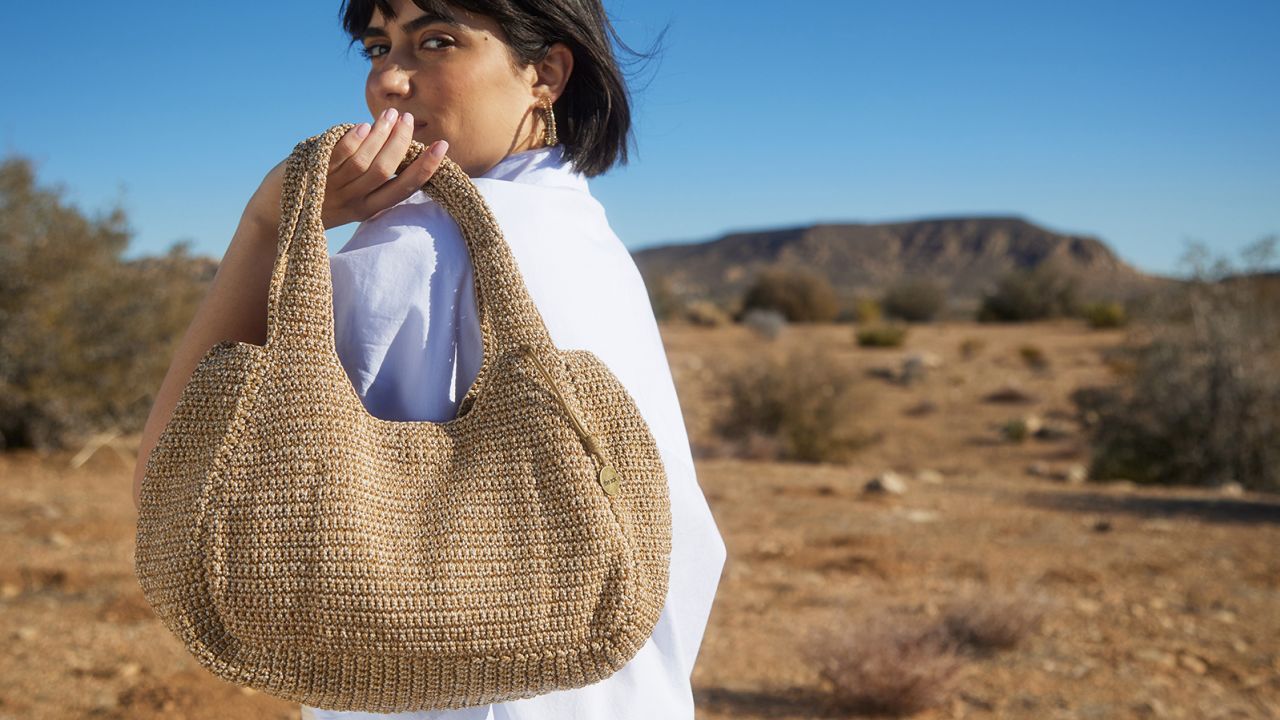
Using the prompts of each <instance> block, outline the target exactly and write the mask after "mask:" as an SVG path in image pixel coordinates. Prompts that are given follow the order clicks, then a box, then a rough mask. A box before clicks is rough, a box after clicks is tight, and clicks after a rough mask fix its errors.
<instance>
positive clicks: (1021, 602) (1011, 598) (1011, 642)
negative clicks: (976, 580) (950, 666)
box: [942, 593, 1044, 654]
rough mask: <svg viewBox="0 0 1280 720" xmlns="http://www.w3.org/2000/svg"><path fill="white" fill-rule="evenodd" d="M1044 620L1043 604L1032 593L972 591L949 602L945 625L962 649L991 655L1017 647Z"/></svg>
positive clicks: (944, 619) (944, 616)
mask: <svg viewBox="0 0 1280 720" xmlns="http://www.w3.org/2000/svg"><path fill="white" fill-rule="evenodd" d="M1043 619H1044V607H1043V604H1042V603H1041V602H1039V601H1037V600H1035V599H1033V598H1032V597H1030V596H1029V595H1026V594H1023V593H1016V594H1013V595H1008V596H1004V597H1000V596H992V595H990V594H986V593H972V594H970V595H967V596H965V597H963V598H960V599H957V600H953V601H952V602H950V603H948V604H947V606H946V607H945V608H944V610H943V613H942V626H943V628H945V630H946V633H947V635H948V636H950V637H951V639H952V640H953V641H954V642H955V644H956V646H957V647H958V648H959V649H960V650H963V651H967V652H971V653H974V654H990V653H992V652H994V651H997V650H1007V649H1009V648H1013V647H1015V646H1017V645H1018V643H1019V642H1020V641H1022V639H1023V638H1025V637H1026V636H1028V635H1030V634H1032V633H1033V632H1035V631H1036V630H1037V629H1038V628H1039V627H1040V623H1041V621H1042V620H1043Z"/></svg>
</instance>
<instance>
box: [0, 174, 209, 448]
mask: <svg viewBox="0 0 1280 720" xmlns="http://www.w3.org/2000/svg"><path fill="white" fill-rule="evenodd" d="M61 194H62V191H61V190H48V189H44V188H40V187H38V186H37V185H36V183H35V173H34V170H33V168H32V165H31V163H30V162H29V161H28V160H26V159H23V158H20V157H14V158H11V159H9V160H6V161H4V162H3V164H0V446H9V447H19V446H22V447H35V448H38V449H53V448H59V447H67V446H70V445H72V444H74V443H75V442H76V441H77V440H79V439H82V438H83V437H85V436H87V435H89V434H91V433H95V432H103V431H111V430H116V431H120V432H123V433H131V432H135V431H138V430H140V429H141V427H142V425H143V424H144V423H145V421H146V416H147V414H148V413H149V412H150V408H151V402H152V397H151V393H152V392H154V390H155V388H157V387H158V386H159V384H160V381H161V380H162V379H163V377H164V373H165V371H166V370H167V369H168V364H169V358H170V355H171V351H172V347H171V345H172V343H173V342H174V341H176V339H177V338H178V336H179V335H180V333H181V332H182V330H183V329H184V328H185V327H186V325H187V324H188V323H189V322H190V320H191V317H192V316H193V315H194V313H195V309H196V307H197V306H198V304H199V301H200V298H201V297H202V296H203V288H204V286H205V278H204V277H203V272H202V267H203V266H202V264H201V263H199V262H197V261H194V260H193V259H191V258H189V257H187V255H186V251H187V246H186V245H185V244H179V245H177V246H175V247H174V248H173V249H171V251H170V252H169V254H168V255H166V256H161V257H159V258H146V259H144V260H140V261H134V262H124V261H122V260H121V259H120V257H119V256H120V254H121V252H123V251H124V249H125V248H126V247H127V245H128V242H129V232H128V229H127V218H126V217H125V214H124V211H123V210H122V209H120V208H119V207H117V208H114V209H113V210H111V211H110V212H109V213H107V214H105V215H103V216H99V217H86V216H85V215H84V214H82V213H81V212H80V211H79V210H78V209H77V208H76V207H74V206H71V205H68V204H65V203H64V202H63V200H62V198H61Z"/></svg>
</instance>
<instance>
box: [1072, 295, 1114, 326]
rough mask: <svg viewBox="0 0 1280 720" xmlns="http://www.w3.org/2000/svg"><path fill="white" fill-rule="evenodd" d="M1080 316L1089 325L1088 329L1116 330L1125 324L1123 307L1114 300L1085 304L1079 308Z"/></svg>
mask: <svg viewBox="0 0 1280 720" xmlns="http://www.w3.org/2000/svg"><path fill="white" fill-rule="evenodd" d="M1080 314H1081V316H1082V317H1084V319H1085V322H1087V323H1089V327H1091V328H1095V329H1099V330H1102V329H1108V328H1118V327H1122V326H1123V325H1124V324H1125V312H1124V305H1123V304H1122V303H1119V302H1116V301H1114V300H1108V301H1103V302H1093V303H1085V305H1084V306H1083V307H1081V308H1080Z"/></svg>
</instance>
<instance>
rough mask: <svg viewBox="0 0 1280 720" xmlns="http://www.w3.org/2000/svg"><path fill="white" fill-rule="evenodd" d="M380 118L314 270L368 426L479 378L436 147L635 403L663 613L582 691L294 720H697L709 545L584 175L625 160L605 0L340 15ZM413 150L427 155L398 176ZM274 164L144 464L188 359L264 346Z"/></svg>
mask: <svg viewBox="0 0 1280 720" xmlns="http://www.w3.org/2000/svg"><path fill="white" fill-rule="evenodd" d="M342 14H343V23H344V27H345V29H346V30H347V31H348V33H349V34H350V35H351V37H352V39H353V41H356V42H359V43H361V45H362V47H363V50H362V52H363V53H364V54H365V55H366V57H367V58H368V60H369V63H370V66H369V76H368V81H367V83H366V87H365V98H366V101H367V103H368V106H369V110H370V112H371V114H372V116H373V117H374V118H375V120H374V122H373V123H372V124H371V125H369V124H362V125H360V126H358V127H357V128H354V129H352V130H351V131H349V132H348V133H347V134H346V135H345V136H344V137H343V138H342V139H341V141H340V142H339V144H338V145H337V146H336V147H335V149H334V152H333V157H332V160H331V162H330V173H329V179H328V183H327V192H326V196H325V203H324V207H323V211H322V217H323V223H324V226H325V228H326V229H328V228H332V227H337V226H339V225H343V224H345V223H348V222H352V221H361V225H360V226H359V227H358V228H357V230H356V232H355V233H354V234H353V235H352V237H351V240H350V242H348V243H347V245H346V246H345V247H343V248H342V250H340V251H339V252H338V253H337V254H336V255H334V256H332V257H331V258H330V265H331V271H332V278H333V292H334V331H335V340H336V343H337V350H338V353H339V356H340V358H341V359H342V362H343V365H344V367H345V368H346V370H347V374H348V377H349V379H350V380H351V382H352V385H353V387H354V389H355V391H356V393H357V394H358V395H359V396H360V397H361V399H362V400H363V401H364V403H365V406H366V407H367V408H368V410H369V412H370V414H373V415H375V416H378V417H382V418H384V419H393V420H430V421H437V422H438V421H446V420H449V419H452V418H453V417H454V415H455V413H456V411H457V403H458V401H460V400H461V398H462V396H463V395H464V394H465V391H466V390H467V389H468V388H469V387H470V385H471V383H472V382H473V380H474V379H475V376H476V372H477V371H478V369H479V366H480V360H481V343H480V326H479V322H478V319H477V314H476V307H475V295H474V286H473V282H474V276H473V274H472V272H473V271H472V267H471V264H470V259H469V256H468V254H467V248H466V244H465V242H464V241H463V239H462V237H461V234H460V232H459V230H458V227H457V225H456V223H454V222H453V220H452V219H451V218H450V217H449V215H448V214H447V213H446V212H444V210H443V209H442V208H441V207H440V206H439V205H437V204H436V203H435V202H434V201H432V200H431V199H430V198H429V197H427V196H426V194H425V193H422V192H419V191H418V188H420V187H421V186H422V184H423V183H425V182H426V181H427V179H428V178H429V177H430V176H431V173H432V172H434V171H435V169H436V168H437V167H439V162H440V160H439V158H440V157H441V155H443V153H444V152H446V151H447V153H448V155H449V157H450V158H452V159H453V160H454V161H455V162H457V163H458V164H459V165H460V166H461V167H462V169H463V170H465V171H466V172H467V174H468V175H470V176H471V177H472V178H473V181H474V182H475V184H476V187H477V188H478V189H479V191H480V192H481V194H482V195H483V196H484V198H485V201H486V203H487V204H488V205H489V207H490V209H491V210H492V211H493V213H494V216H495V218H496V219H497V221H498V224H499V227H501V228H502V230H503V234H504V238H505V239H506V241H507V243H508V245H510V246H511V249H512V254H513V255H514V257H515V259H516V260H517V263H518V265H519V268H520V271H521V275H522V277H523V278H524V282H525V284H526V287H527V288H528V290H529V294H530V296H531V297H532V298H533V300H534V302H535V304H536V305H537V307H538V310H539V312H540V313H541V315H542V317H543V320H544V322H545V324H546V326H547V329H548V331H549V332H550V334H551V337H552V340H553V341H554V342H555V344H556V346H557V347H560V348H562V349H567V348H583V349H587V350H590V351H592V352H593V353H595V354H596V355H597V357H599V358H600V359H601V360H602V361H604V362H605V363H606V364H607V365H608V366H609V367H610V369H611V370H612V371H613V372H614V374H615V375H616V376H617V377H618V379H619V380H620V381H621V382H622V383H623V384H624V385H625V386H626V388H627V390H628V391H629V393H630V394H631V395H632V397H633V398H634V399H635V401H636V404H637V406H638V407H639V409H640V411H641V413H642V415H643V416H644V418H645V420H646V422H647V424H648V425H649V428H650V430H651V431H652V433H653V435H654V437H655V440H656V441H657V443H658V446H659V450H660V451H661V454H662V458H663V462H664V465H665V468H666V471H667V477H668V481H669V483H670V489H671V506H672V507H671V511H672V533H673V538H672V545H673V548H672V560H671V575H670V582H669V590H668V596H667V602H666V605H665V606H664V609H663V612H662V615H661V616H660V618H659V620H658V623H657V625H656V627H655V629H654V631H653V633H652V635H651V636H650V638H649V640H648V641H647V642H646V644H645V645H644V646H643V647H642V648H641V650H640V651H639V652H638V653H637V655H636V656H635V657H634V658H633V659H632V660H631V661H630V662H629V663H628V664H627V665H626V666H624V667H623V668H622V669H621V670H619V671H618V672H617V673H615V674H614V675H612V676H610V677H609V678H606V679H605V680H603V681H601V682H598V683H596V684H594V685H590V686H586V687H582V688H576V689H572V690H565V691H559V692H554V693H550V694H547V695H542V696H538V697H535V698H526V699H523V700H518V701H512V702H506V703H501V704H495V705H490V706H483V707H475V708H465V709H460V710H452V711H442V712H418V713H399V714H395V715H385V714H383V715H378V714H370V713H353V712H334V711H327V710H321V709H316V708H310V707H307V706H303V707H302V708H301V713H302V717H303V718H304V719H306V718H315V719H326V720H327V719H330V718H333V719H336V718H342V719H344V720H357V719H359V718H390V717H398V718H421V719H427V718H432V719H440V720H453V719H458V720H461V719H463V718H466V719H468V720H470V719H472V718H474V719H475V720H484V719H486V718H496V719H510V720H532V719H534V718H537V719H547V720H550V719H551V718H555V719H556V720H575V719H578V720H587V719H588V718H590V719H591V720H602V719H606V718H609V719H614V718H616V719H620V720H625V719H629V718H637V719H639V718H645V719H646V720H648V719H654V718H661V719H662V720H668V719H674V720H680V719H691V718H693V716H694V713H693V698H692V691H691V687H690V673H691V672H692V669H693V664H694V660H695V658H696V656H697V651H698V647H699V645H700V643H701V640H702V634H703V630H704V628H705V626H706V622H707V618H708V614H709V612H710V609H711V603H712V600H713V598H714V595H715V589H716V586H717V584H718V581H719V577H720V572H721V569H722V567H723V564H724V560H725V547H724V543H723V541H722V540H721V537H720V534H719V532H718V530H717V528H716V526H715V523H714V521H713V519H712V516H711V514H710V511H709V509H708V507H707V504H706V500H705V498H704V497H703V495H702V492H701V490H700V489H699V487H698V484H697V480H696V477H695V474H694V467H693V462H692V458H691V455H690V450H689V443H688V437H687V435H686V433H685V427H684V423H683V418H682V415H681V413H680V407H679V402H678V399H677V397H676V393H675V387H674V384H673V383H672V379H671V373H670V368H669V367H668V365H667V361H666V355H665V353H664V349H663V345H662V339H661V336H660V335H659V333H658V327H657V323H656V322H655V320H654V315H653V311H652V308H651V307H650V305H649V301H648V296H647V293H646V292H645V286H644V283H643V281H642V280H641V278H640V275H639V273H638V271H637V270H636V267H635V264H634V262H633V261H632V259H631V256H630V253H629V252H628V251H627V250H626V248H625V246H623V244H622V243H621V241H620V240H619V239H618V238H617V236H616V235H615V234H614V233H613V231H612V229H611V228H610V227H609V224H608V221H607V219H606V216H605V212H604V209H603V208H602V207H601V206H600V204H599V203H598V202H597V201H596V200H595V198H593V197H592V196H591V193H590V190H589V188H588V183H587V178H588V177H593V176H596V175H598V174H600V173H603V172H604V171H606V170H607V169H609V168H610V167H611V166H613V165H614V164H615V163H617V162H618V161H619V160H621V161H623V162H625V159H626V140H627V137H628V134H629V132H630V114H629V106H628V102H627V98H626V94H625V85H624V83H623V81H622V78H621V75H620V73H619V71H618V68H617V65H616V63H615V60H614V58H613V55H612V51H611V49H610V45H609V42H608V36H607V35H606V32H607V31H608V30H609V29H610V27H609V23H608V20H607V18H606V17H605V13H604V9H603V7H601V5H600V3H599V0H579V1H577V2H575V1H573V0H514V1H513V0H505V1H504V0H458V2H456V3H453V4H448V3H443V2H440V1H439V0H413V1H411V0H348V2H346V3H345V4H344V8H343V12H342ZM410 138H413V139H415V140H418V141H419V142H422V143H423V144H424V145H426V146H427V147H428V150H429V151H431V150H435V151H438V152H435V153H433V152H425V153H422V154H421V156H420V157H419V159H418V160H416V161H415V162H414V163H412V164H411V165H409V166H408V167H406V168H405V170H404V171H403V172H402V173H400V174H399V175H398V176H393V175H394V173H395V170H396V168H397V167H398V165H399V163H400V162H401V161H402V160H403V158H404V154H405V150H406V149H407V147H408V144H409V140H410ZM282 172H283V163H281V164H280V165H278V166H277V167H276V168H274V169H273V170H272V171H271V172H270V173H268V175H267V177H266V178H265V179H264V181H263V184H262V186H261V187H260V188H259V190H258V192H256V193H255V194H254V197H253V199H251V200H250V202H249V205H248V207H247V208H246V210H245V214H244V217H243V218H242V220H241V226H240V228H239V229H238V230H237V232H236V236H235V238H234V239H233V240H232V244H231V247H230V248H229V249H228V251H227V254H226V256H225V257H224V258H223V261H222V264H221V265H220V268H219V271H218V274H217V276H216V277H215V279H214V282H213V285H212V287H211V289H210V293H209V297H208V298H207V299H206V301H205V302H204V303H203V305H202V307H201V308H200V310H199V311H198V313H197V316H196V318H195V319H194V320H193V322H192V326H191V328H190V329H189V330H188V331H187V334H186V336H185V337H184V339H183V342H182V344H181V345H180V347H179V350H178V352H177V353H176V355H175V359H174V362H173V365H172V366H171V368H170V370H169V374H168V376H167V377H166V378H165V381H164V384H163V385H162V387H161V390H160V393H159V394H158V397H157V400H156V407H155V409H153V411H152V416H151V418H150V419H149V420H148V424H147V428H146V430H145V431H144V435H143V446H142V448H141V452H140V456H139V467H138V470H137V472H136V473H135V489H134V495H135V502H136V501H137V495H138V488H139V483H140V481H141V478H142V473H143V470H144V469H145V468H144V463H145V459H146V457H147V455H148V454H149V452H150V449H151V447H153V446H154V443H155V440H156V438H157V437H158V435H159V433H160V431H161V430H162V429H163V427H164V425H165V423H166V422H167V421H168V418H169V417H170V416H171V414H172V410H173V407H174V405H175V404H176V402H177V397H178V395H179V394H180V392H181V390H182V386H183V384H184V383H185V381H186V379H187V378H189V377H190V374H191V371H192V370H193V369H194V366H195V364H196V362H197V361H198V360H199V358H200V357H201V356H202V355H203V353H204V351H205V350H207V349H208V348H209V347H210V346H211V345H213V344H214V343H215V342H218V341H219V340H222V339H225V338H233V339H239V340H243V341H249V342H256V343H258V344H263V343H265V341H266V295H267V287H268V282H269V278H270V274H271V270H272V266H273V263H274V260H275V249H276V230H277V226H278V223H279V218H280V215H279V212H280V210H279V208H280V181H281V176H282Z"/></svg>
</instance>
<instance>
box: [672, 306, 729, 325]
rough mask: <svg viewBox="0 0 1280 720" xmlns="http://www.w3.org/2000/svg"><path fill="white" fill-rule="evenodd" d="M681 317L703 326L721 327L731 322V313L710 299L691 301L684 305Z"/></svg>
mask: <svg viewBox="0 0 1280 720" xmlns="http://www.w3.org/2000/svg"><path fill="white" fill-rule="evenodd" d="M681 317H682V318H683V319H684V320H685V321H686V322H689V323H692V324H694V325H700V326H702V327H719V326H721V325H727V324H729V322H730V317H729V314H728V313H727V312H725V311H724V309H722V308H721V307H720V306H719V305H716V304H715V303H714V302H712V301H710V300H691V301H689V302H688V303H687V304H686V305H685V306H684V309H683V311H682V313H681Z"/></svg>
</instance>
